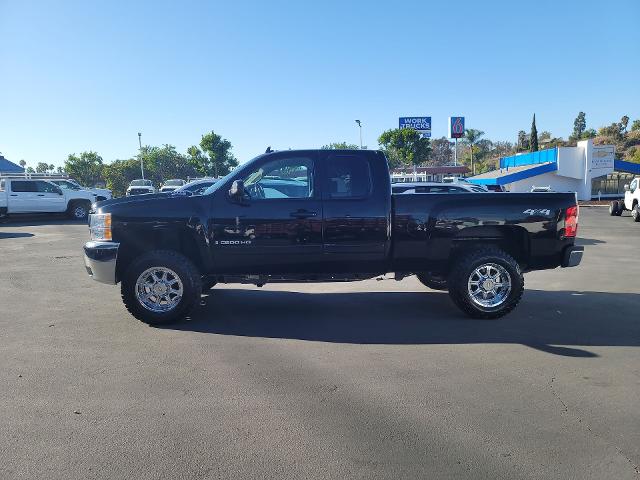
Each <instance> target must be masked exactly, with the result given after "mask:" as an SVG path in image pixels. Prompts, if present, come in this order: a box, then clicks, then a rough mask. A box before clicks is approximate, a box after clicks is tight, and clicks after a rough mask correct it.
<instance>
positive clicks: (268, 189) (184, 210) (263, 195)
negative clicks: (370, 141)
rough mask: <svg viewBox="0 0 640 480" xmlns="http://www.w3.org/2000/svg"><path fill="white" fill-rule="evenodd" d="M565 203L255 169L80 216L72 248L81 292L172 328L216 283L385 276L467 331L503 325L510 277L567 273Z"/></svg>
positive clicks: (321, 172)
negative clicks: (83, 236) (439, 302)
mask: <svg viewBox="0 0 640 480" xmlns="http://www.w3.org/2000/svg"><path fill="white" fill-rule="evenodd" d="M577 227H578V206H577V203H576V196H575V195H574V194H572V193H526V194H519V193H460V194H455V193H447V194H418V193H416V194H409V195H392V193H391V185H390V181H389V168H388V164H387V159H386V158H385V156H384V154H383V153H382V152H376V151H366V150H297V151H291V150H289V151H282V152H270V153H265V154H263V155H260V156H258V157H256V158H254V159H253V160H251V161H249V162H247V163H245V164H244V165H242V166H241V167H239V168H237V169H236V170H235V171H233V172H232V173H231V174H229V175H228V176H227V177H226V178H223V179H222V180H220V181H218V182H216V183H215V184H214V185H213V186H211V187H209V189H208V190H206V191H205V192H204V194H203V195H189V194H156V195H143V196H138V197H126V198H120V199H113V200H107V201H104V202H99V203H98V204H96V205H94V208H93V213H92V214H91V217H90V219H89V228H90V233H91V241H90V242H88V243H87V244H86V245H85V246H84V253H85V265H86V268H87V272H88V273H89V275H91V276H92V277H93V278H94V280H97V281H99V282H104V283H109V284H116V283H118V282H121V284H122V285H121V288H122V299H123V301H124V303H125V305H126V307H127V309H128V310H129V311H130V312H131V314H133V316H135V317H136V318H138V319H140V320H142V321H144V322H147V323H150V324H162V323H169V322H173V321H175V320H178V319H181V318H183V317H185V316H187V315H188V314H189V312H190V311H191V310H192V309H193V308H194V307H195V306H196V305H198V304H199V303H200V295H201V292H202V289H209V288H212V287H213V286H214V285H215V284H216V283H251V284H255V285H257V286H258V287H260V286H262V285H264V284H265V283H267V282H330V281H355V280H363V279H368V278H373V277H377V276H380V275H383V274H388V273H390V272H394V273H395V278H396V279H398V280H400V279H402V278H404V277H406V276H408V275H414V274H415V275H417V277H418V279H419V280H420V281H421V282H422V283H423V284H424V285H426V286H428V287H430V288H434V289H439V290H448V291H449V294H450V296H451V299H452V300H453V302H454V303H455V304H456V305H457V306H458V307H459V308H460V309H462V310H463V311H464V312H465V313H467V314H468V315H470V316H471V317H474V318H497V317H501V316H502V315H505V314H506V313H508V312H509V311H511V310H512V309H513V308H514V307H515V306H516V305H517V304H518V302H519V301H520V298H521V297H522V293H523V290H524V279H523V272H527V271H531V270H540V269H548V268H555V267H559V266H563V267H571V266H575V265H578V264H579V263H580V260H581V258H582V247H578V246H575V245H574V241H575V237H576V233H577Z"/></svg>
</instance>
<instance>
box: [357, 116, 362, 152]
mask: <svg viewBox="0 0 640 480" xmlns="http://www.w3.org/2000/svg"><path fill="white" fill-rule="evenodd" d="M356 123H357V124H358V127H359V128H360V150H362V122H361V121H360V120H356Z"/></svg>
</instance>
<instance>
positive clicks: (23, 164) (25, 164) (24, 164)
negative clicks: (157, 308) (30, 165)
mask: <svg viewBox="0 0 640 480" xmlns="http://www.w3.org/2000/svg"><path fill="white" fill-rule="evenodd" d="M18 163H19V164H20V166H21V167H22V168H23V169H24V168H25V167H26V166H27V162H25V161H24V160H20V161H19V162H18Z"/></svg>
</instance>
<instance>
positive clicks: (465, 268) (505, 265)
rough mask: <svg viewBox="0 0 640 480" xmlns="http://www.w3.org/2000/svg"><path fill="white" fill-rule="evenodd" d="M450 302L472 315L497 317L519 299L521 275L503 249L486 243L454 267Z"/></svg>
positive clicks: (522, 286)
mask: <svg viewBox="0 0 640 480" xmlns="http://www.w3.org/2000/svg"><path fill="white" fill-rule="evenodd" d="M448 283H449V295H450V297H451V299H452V300H453V303H455V304H456V306H458V308H460V309H461V310H462V311H463V312H464V313H466V314H467V315H469V316H470V317H473V318H485V319H491V318H499V317H502V316H504V315H506V314H507V313H509V312H510V311H511V310H513V309H514V308H515V307H516V305H518V303H519V302H520V299H521V298H522V294H523V292H524V277H523V276H522V272H521V271H520V267H519V266H518V262H516V261H515V260H514V259H513V258H512V257H511V256H510V255H508V254H507V253H505V252H504V251H502V250H500V249H498V248H494V247H486V248H482V249H479V250H476V251H473V252H470V253H468V254H467V255H465V256H464V257H462V258H461V259H460V260H459V261H458V262H457V263H456V264H455V265H454V267H453V269H452V271H451V273H450V275H449V279H448Z"/></svg>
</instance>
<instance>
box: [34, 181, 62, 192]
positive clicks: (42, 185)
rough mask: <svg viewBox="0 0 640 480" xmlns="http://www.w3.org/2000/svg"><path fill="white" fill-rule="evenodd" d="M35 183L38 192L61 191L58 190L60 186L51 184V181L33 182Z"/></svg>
mask: <svg viewBox="0 0 640 480" xmlns="http://www.w3.org/2000/svg"><path fill="white" fill-rule="evenodd" d="M35 183H36V185H37V189H38V192H41V193H61V192H60V187H58V186H57V185H53V184H52V183H49V182H42V181H39V182H35Z"/></svg>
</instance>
